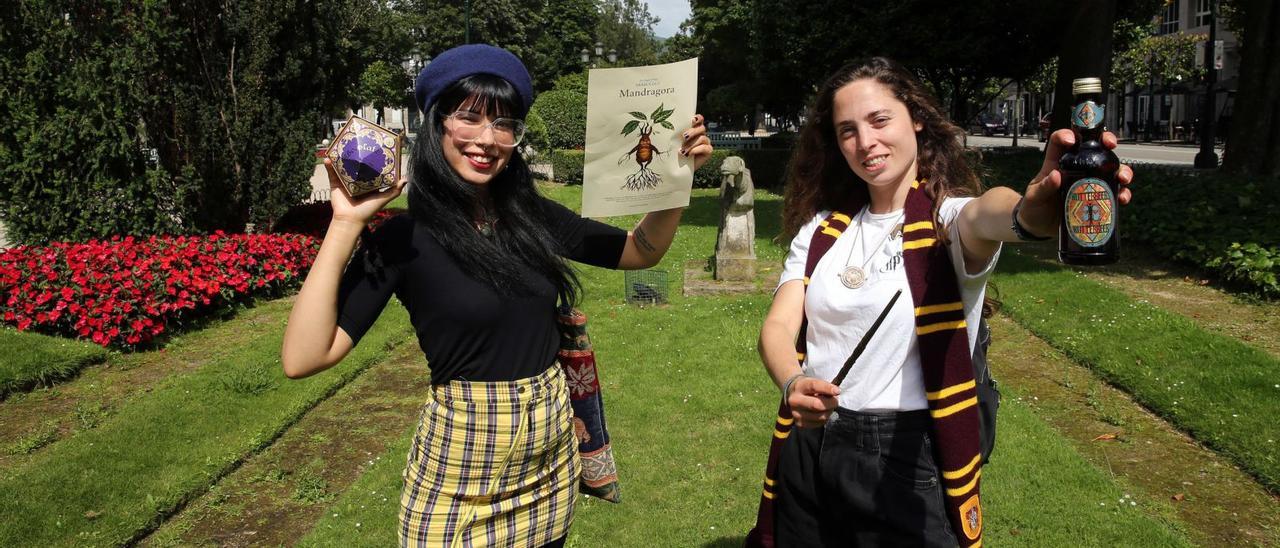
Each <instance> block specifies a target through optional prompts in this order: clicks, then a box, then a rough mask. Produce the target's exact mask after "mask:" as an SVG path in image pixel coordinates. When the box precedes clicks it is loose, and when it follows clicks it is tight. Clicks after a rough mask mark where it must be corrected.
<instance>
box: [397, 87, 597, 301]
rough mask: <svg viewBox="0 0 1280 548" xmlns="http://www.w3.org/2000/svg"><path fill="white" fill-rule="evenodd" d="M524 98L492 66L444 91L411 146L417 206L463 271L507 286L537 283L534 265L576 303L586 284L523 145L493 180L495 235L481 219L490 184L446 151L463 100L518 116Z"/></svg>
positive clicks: (518, 289) (498, 287) (413, 204)
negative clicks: (466, 176)
mask: <svg viewBox="0 0 1280 548" xmlns="http://www.w3.org/2000/svg"><path fill="white" fill-rule="evenodd" d="M520 104H521V99H520V95H519V94H518V93H517V92H516V89H515V87H513V86H512V85H511V84H510V83H509V82H507V81H506V80H504V79H502V78H499V77H497V76H492V75H488V74H476V75H472V76H468V77H465V78H463V79H461V80H459V81H457V82H455V83H454V84H452V85H450V86H449V87H448V88H446V89H445V90H443V91H442V92H440V95H439V96H437V99H436V101H435V102H434V103H433V104H432V105H431V106H429V107H428V112H426V113H424V116H425V119H424V120H423V123H422V127H421V129H419V130H418V136H417V139H416V140H415V142H414V145H413V149H412V152H411V153H410V158H409V162H410V165H411V167H412V171H411V175H410V180H409V195H408V199H409V214H410V215H412V216H413V218H414V219H415V220H417V222H419V223H421V224H422V225H423V226H424V227H425V228H426V230H427V232H428V233H430V234H431V235H432V236H433V237H434V238H435V239H436V242H438V243H439V244H440V246H441V247H443V248H444V249H445V251H446V252H448V253H449V256H450V257H452V258H453V260H454V262H456V263H457V264H458V266H459V267H460V268H461V269H462V271H463V272H465V273H466V274H467V275H468V276H470V277H472V278H473V279H476V280H480V281H482V282H484V283H485V284H487V285H489V286H490V287H492V288H493V289H494V290H495V291H497V292H498V293H499V294H501V295H505V296H513V295H519V294H524V293H527V292H528V291H530V290H531V288H530V287H529V286H528V284H527V283H526V280H525V275H526V273H527V271H529V270H532V271H534V273H536V274H541V275H542V276H544V277H546V278H547V279H548V280H551V282H552V284H553V285H554V286H555V287H556V292H557V294H558V296H559V297H560V299H561V300H562V302H564V303H567V304H575V303H576V302H577V298H578V295H579V293H580V289H581V285H580V283H579V282H578V277H577V275H576V274H575V273H574V271H573V269H572V268H570V267H569V265H568V264H566V263H565V261H564V260H563V259H561V257H560V251H561V250H560V249H558V248H557V247H556V245H557V244H556V240H555V239H554V238H553V237H552V236H551V233H550V230H549V217H548V212H547V211H546V209H545V207H544V204H545V203H546V202H545V199H544V198H543V197H542V196H541V195H540V194H539V193H538V189H537V187H536V186H534V183H533V173H532V172H531V171H529V165H528V164H527V163H525V161H524V158H523V157H522V156H521V155H520V149H519V148H518V147H517V148H515V149H513V150H512V151H511V160H510V162H508V164H507V167H506V169H504V170H503V171H502V172H500V173H498V174H497V175H496V176H495V177H494V178H493V179H492V180H491V181H489V183H488V185H487V187H488V195H489V196H488V199H489V200H490V204H489V207H490V210H491V211H492V213H493V214H494V215H496V216H497V219H498V222H497V223H496V224H495V225H494V226H493V229H494V236H493V237H486V236H483V235H481V234H480V232H479V231H478V230H476V226H475V223H474V219H475V215H476V212H477V211H478V210H480V208H484V207H485V205H484V202H483V200H484V196H483V192H482V190H481V189H480V187H478V186H476V185H473V184H471V183H468V182H466V181H464V180H463V179H462V178H461V177H459V176H458V174H457V173H456V172H454V170H453V168H452V167H450V166H449V162H448V161H447V160H445V157H444V150H443V148H442V142H443V139H444V138H445V130H444V121H445V118H447V117H448V116H449V115H450V114H452V113H453V112H454V111H455V110H457V109H458V108H459V107H462V106H464V105H465V107H466V108H467V109H469V110H474V111H476V112H481V113H483V114H488V115H490V116H493V117H500V116H501V117H513V116H514V115H513V113H517V112H519V111H520V109H519V105H520Z"/></svg>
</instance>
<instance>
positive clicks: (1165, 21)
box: [1157, 0, 1181, 34]
mask: <svg viewBox="0 0 1280 548" xmlns="http://www.w3.org/2000/svg"><path fill="white" fill-rule="evenodd" d="M1180 3H1181V2H1179V1H1178V0H1169V1H1167V2H1165V5H1164V9H1162V10H1160V28H1159V29H1157V33H1158V34H1173V33H1175V32H1178V12H1179V10H1178V8H1179V4H1180Z"/></svg>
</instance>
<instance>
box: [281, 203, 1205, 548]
mask: <svg viewBox="0 0 1280 548" xmlns="http://www.w3.org/2000/svg"><path fill="white" fill-rule="evenodd" d="M544 190H546V191H547V192H548V194H550V195H551V196H552V197H554V198H555V199H557V200H559V201H561V202H562V203H565V204H568V205H570V206H571V207H577V206H578V205H579V204H580V203H581V198H580V196H581V188H580V187H560V186H555V187H550V188H545V189H544ZM715 199H716V196H715V194H714V191H695V193H694V198H693V204H694V205H693V207H692V208H691V209H690V210H689V211H687V212H686V213H685V216H684V219H683V223H682V226H681V227H680V234H679V236H678V237H677V239H676V243H675V245H673V247H672V250H671V251H670V252H669V253H668V254H667V257H666V258H664V259H663V261H662V264H661V265H659V266H658V268H659V269H663V270H667V271H668V272H669V273H670V275H671V278H672V281H671V283H670V290H671V293H672V295H671V303H670V304H669V305H666V306H659V307H645V308H640V307H634V306H628V305H626V304H624V303H623V273H621V272H613V271H607V270H600V269H591V268H586V269H583V270H582V281H583V284H584V286H585V288H586V299H585V302H584V303H583V306H582V308H583V310H584V311H585V312H586V314H587V315H588V316H589V318H590V333H591V337H592V341H593V342H594V344H595V346H596V350H597V358H598V360H599V364H600V375H601V380H602V386H603V391H604V392H603V393H604V398H605V400H606V402H608V403H607V413H608V423H609V427H610V434H611V437H612V441H613V445H614V449H615V451H616V457H617V459H618V463H619V468H620V469H619V475H620V482H621V488H622V498H623V502H622V504H619V505H615V504H610V503H607V502H603V501H600V500H599V499H588V498H582V499H580V505H579V512H578V514H577V517H576V520H575V523H574V528H573V531H572V533H571V534H570V537H569V542H568V544H569V546H581V547H586V546H725V547H727V546H740V545H741V542H742V537H743V536H744V535H745V534H746V531H747V530H748V529H749V528H750V527H751V525H752V523H753V521H754V519H755V510H756V504H757V502H758V500H759V496H760V481H761V478H762V476H763V472H764V461H765V457H766V456H767V451H768V443H769V437H770V433H771V431H772V430H771V429H772V424H773V416H774V413H775V412H776V410H777V397H778V396H777V390H776V388H774V387H773V385H772V383H771V382H770V381H769V380H768V377H767V375H766V374H765V372H764V370H763V367H762V366H761V365H760V361H759V358H758V357H757V355H756V351H755V342H756V336H757V333H758V330H759V327H760V323H761V321H762V320H763V317H764V313H765V311H766V310H767V308H768V305H769V301H770V297H769V296H768V295H766V294H753V295H740V296H727V297H688V298H686V297H683V296H681V295H680V286H681V284H680V280H681V276H680V273H681V272H682V268H683V264H684V263H685V262H686V261H689V260H695V259H705V258H706V257H707V256H708V255H710V253H711V250H712V248H713V247H714V241H715V235H716V228H717V219H716V215H717V214H718V209H717V207H718V206H717V205H716V202H715ZM756 204H757V212H756V215H757V217H756V220H757V242H756V250H757V253H758V255H759V256H760V266H761V267H762V268H766V267H773V268H775V269H776V268H777V267H778V266H779V265H780V263H781V260H782V257H783V254H784V252H785V250H784V249H782V248H780V247H778V246H776V245H773V244H772V243H771V242H770V239H771V238H772V237H773V236H774V235H775V234H776V233H777V232H778V226H779V213H780V211H781V198H780V197H778V196H776V195H772V194H769V193H766V192H760V193H757V201H756ZM635 220H636V218H635V217H630V218H619V219H611V220H610V222H612V223H614V224H617V225H618V226H623V227H630V226H632V225H633V224H634V221H635ZM409 426H410V425H409V424H407V423H406V425H405V428H406V429H407V428H409ZM408 436H409V433H406V437H405V438H404V439H402V440H401V442H400V444H399V445H398V446H396V447H393V448H392V449H390V450H389V451H388V452H387V453H385V454H383V458H382V459H381V460H380V461H379V462H378V464H376V465H374V466H373V467H371V468H370V469H369V470H368V471H367V472H366V473H365V475H364V476H363V477H361V478H360V479H359V480H357V482H356V483H355V484H354V485H353V486H352V487H351V488H350V489H349V490H347V491H346V492H345V493H344V494H342V495H341V496H340V497H339V498H338V500H336V501H335V502H334V504H333V505H332V507H331V508H330V509H329V510H328V511H326V512H324V513H323V517H322V518H321V519H320V521H318V522H317V523H316V526H315V528H314V529H313V530H312V531H311V533H310V534H309V535H308V536H307V537H305V538H304V539H303V542H302V543H301V544H302V545H305V546H386V545H391V544H394V543H395V525H396V511H397V508H398V506H397V505H398V501H399V489H400V473H401V470H402V468H403V459H404V452H405V451H406V450H407V447H408V443H409V438H408ZM999 439H1000V446H999V447H998V448H997V450H996V455H995V457H994V461H993V464H992V465H991V466H990V468H989V469H988V472H987V473H986V474H984V476H983V478H984V486H985V491H984V492H985V497H986V498H985V503H986V506H987V518H988V520H989V521H988V522H987V527H988V529H987V530H988V538H989V539H991V540H989V541H988V542H990V543H995V544H996V545H1015V546H1052V545H1066V544H1084V545H1114V544H1126V545H1152V546H1184V545H1188V544H1189V543H1188V542H1187V540H1186V538H1185V535H1184V534H1183V533H1182V532H1181V531H1180V526H1179V525H1178V524H1177V522H1176V520H1174V519H1173V518H1171V517H1169V515H1168V512H1167V510H1165V509H1158V508H1147V507H1145V506H1142V505H1140V506H1134V505H1132V504H1129V502H1130V501H1131V500H1132V499H1130V498H1127V497H1125V494H1126V491H1125V489H1124V488H1123V486H1121V485H1118V484H1117V483H1114V482H1113V481H1112V480H1111V479H1109V478H1108V476H1107V475H1106V474H1105V473H1104V472H1103V471H1101V470H1098V469H1097V468H1095V467H1093V466H1092V465H1090V464H1088V463H1087V462H1086V461H1085V460H1084V459H1083V458H1082V457H1081V456H1080V455H1079V454H1078V453H1076V452H1075V451H1074V450H1073V449H1072V448H1071V447H1070V446H1069V445H1068V444H1067V443H1066V442H1065V441H1064V440H1062V439H1061V438H1060V437H1059V436H1058V435H1057V434H1056V433H1055V432H1054V431H1053V430H1052V429H1051V428H1050V427H1049V426H1047V425H1046V424H1045V423H1044V422H1042V421H1040V420H1039V419H1037V418H1036V417H1035V416H1034V415H1032V414H1031V413H1030V412H1029V411H1028V409H1027V408H1026V407H1025V406H1023V405H1022V404H1020V403H1018V402H1014V401H1011V402H1009V403H1008V404H1006V405H1005V407H1004V408H1003V409H1002V412H1001V415H1000V438H999ZM1121 500H1124V501H1125V503H1124V504H1120V501H1121Z"/></svg>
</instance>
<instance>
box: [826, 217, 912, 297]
mask: <svg viewBox="0 0 1280 548" xmlns="http://www.w3.org/2000/svg"><path fill="white" fill-rule="evenodd" d="M870 207H871V206H867V207H866V208H863V210H862V211H860V212H858V231H857V232H856V233H854V235H853V245H851V246H849V257H848V258H846V259H845V260H844V269H842V270H841V271H840V283H842V284H844V286H845V287H847V288H849V289H858V288H859V287H862V286H863V285H864V284H866V283H867V264H868V263H870V262H871V257H873V256H875V254H876V252H878V251H880V248H881V247H884V243H885V242H887V241H889V236H892V235H893V233H894V232H897V227H896V224H892V223H891V224H890V227H889V230H886V231H885V233H884V237H883V238H881V239H880V243H878V244H876V247H875V248H874V249H872V250H871V252H870V253H867V252H866V250H863V254H864V255H865V258H863V260H862V264H861V265H854V264H849V261H852V260H853V250H854V248H857V247H858V243H859V242H862V243H865V242H863V240H862V218H863V217H864V216H865V215H870V214H871V211H870ZM900 215H901V214H899V216H900ZM894 221H897V218H894Z"/></svg>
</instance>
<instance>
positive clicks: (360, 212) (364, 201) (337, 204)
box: [324, 158, 409, 225]
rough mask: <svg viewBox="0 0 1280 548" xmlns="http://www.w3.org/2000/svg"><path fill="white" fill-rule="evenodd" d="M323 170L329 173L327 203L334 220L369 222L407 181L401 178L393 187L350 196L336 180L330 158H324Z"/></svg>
mask: <svg viewBox="0 0 1280 548" xmlns="http://www.w3.org/2000/svg"><path fill="white" fill-rule="evenodd" d="M324 170H325V172H326V173H328V174H329V204H330V205H331V206H332V207H333V220H334V221H343V222H351V223H359V224H362V225H365V224H369V220H370V219H373V215H374V214H375V213H377V212H378V211H379V210H381V209H382V208H384V207H386V205H387V204H389V203H391V200H394V199H396V197H397V196H400V193H401V192H402V191H404V187H405V185H406V184H408V183H409V181H408V179H404V178H401V179H400V182H399V183H397V184H396V186H394V187H391V188H388V189H384V190H382V191H379V192H370V193H368V194H365V195H362V196H359V197H356V198H352V197H351V196H350V195H349V194H347V189H346V187H344V186H342V182H341V181H339V180H338V172H337V171H335V170H334V167H333V161H332V160H330V159H328V158H325V159H324Z"/></svg>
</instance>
